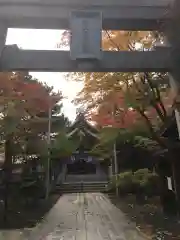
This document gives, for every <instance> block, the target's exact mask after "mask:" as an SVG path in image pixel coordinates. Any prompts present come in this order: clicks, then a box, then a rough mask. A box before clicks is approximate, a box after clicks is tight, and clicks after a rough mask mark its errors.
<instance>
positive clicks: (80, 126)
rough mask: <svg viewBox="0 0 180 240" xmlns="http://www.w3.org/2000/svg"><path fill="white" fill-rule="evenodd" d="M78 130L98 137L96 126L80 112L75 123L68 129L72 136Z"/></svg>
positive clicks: (69, 134)
mask: <svg viewBox="0 0 180 240" xmlns="http://www.w3.org/2000/svg"><path fill="white" fill-rule="evenodd" d="M77 132H82V134H84V135H90V136H92V137H95V138H98V136H97V134H98V130H97V128H96V127H95V126H93V125H92V124H90V123H89V122H88V121H87V120H86V118H85V116H84V115H83V114H79V115H78V116H77V118H76V120H75V121H74V123H73V124H72V125H71V126H70V127H69V129H68V136H72V135H74V134H75V133H77Z"/></svg>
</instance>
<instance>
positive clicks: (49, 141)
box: [46, 104, 52, 199]
mask: <svg viewBox="0 0 180 240" xmlns="http://www.w3.org/2000/svg"><path fill="white" fill-rule="evenodd" d="M51 116H52V106H51V104H49V108H48V133H47V143H48V157H47V168H46V199H47V198H48V197H49V191H50V160H51V159H50V158H51V156H50V146H51V120H52V117H51Z"/></svg>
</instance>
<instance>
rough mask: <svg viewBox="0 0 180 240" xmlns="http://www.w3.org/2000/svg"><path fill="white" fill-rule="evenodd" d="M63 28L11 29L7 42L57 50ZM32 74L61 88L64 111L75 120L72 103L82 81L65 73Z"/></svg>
mask: <svg viewBox="0 0 180 240" xmlns="http://www.w3.org/2000/svg"><path fill="white" fill-rule="evenodd" d="M61 33H62V30H34V29H9V30H8V35H7V39H6V44H17V45H18V47H20V48H22V49H35V50H57V43H59V41H60V38H61ZM30 74H31V75H32V76H34V77H36V78H37V79H39V80H40V81H42V82H46V83H47V84H48V85H49V86H53V87H54V89H55V90H56V91H58V90H61V91H62V92H63V95H64V96H65V99H64V100H63V104H64V109H63V112H64V113H65V115H66V116H68V117H69V119H70V120H71V121H73V120H74V119H75V117H76V107H75V106H74V105H73V104H72V103H71V101H72V100H73V99H74V97H75V96H76V94H77V93H78V92H79V91H80V90H81V88H82V83H77V82H72V81H67V80H66V79H65V77H64V75H65V73H53V72H52V73H51V72H48V73H47V72H37V73H31V72H30Z"/></svg>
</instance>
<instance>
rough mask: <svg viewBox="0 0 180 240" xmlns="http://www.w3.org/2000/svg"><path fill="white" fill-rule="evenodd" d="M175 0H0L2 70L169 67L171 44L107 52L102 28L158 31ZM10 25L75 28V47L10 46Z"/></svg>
mask: <svg viewBox="0 0 180 240" xmlns="http://www.w3.org/2000/svg"><path fill="white" fill-rule="evenodd" d="M171 1H172V0H0V71H17V70H18V71H20V70H22V71H26V70H28V71H51V72H52V71H57V72H60V71H62V72H72V71H73V72H75V71H83V72H85V71H90V72H91V71H98V72H115V71H117V72H121V71H122V72H139V71H142V72H143V71H153V72H165V71H169V70H170V69H171V62H170V59H169V58H168V55H169V49H168V48H163V49H156V50H154V51H149V52H148V51H147V52H126V51H121V52H103V51H101V30H102V29H103V30H158V28H159V25H160V24H159V23H160V22H163V21H166V20H167V19H168V15H167V12H168V8H169V3H170V2H171ZM8 28H36V29H38V28H39V29H43V28H44V29H71V31H72V41H71V50H70V52H68V51H67V52H65V51H42V50H41V51H39V50H38V51H37V50H36V51H35V50H20V49H18V48H15V47H12V46H6V47H4V44H5V38H6V34H7V29H8ZM82 62H86V64H79V63H82Z"/></svg>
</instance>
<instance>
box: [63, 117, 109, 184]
mask: <svg viewBox="0 0 180 240" xmlns="http://www.w3.org/2000/svg"><path fill="white" fill-rule="evenodd" d="M67 136H68V138H71V139H73V138H76V139H78V141H79V146H78V148H77V149H76V151H75V152H74V153H73V154H72V155H71V156H69V157H68V158H67V159H65V161H64V168H65V169H66V170H65V175H66V177H65V179H66V181H73V182H75V181H100V180H105V179H107V174H106V170H105V169H104V168H103V166H102V164H103V161H100V160H99V159H98V157H97V156H95V155H94V154H92V153H91V149H92V148H93V147H94V146H95V145H96V144H97V143H98V141H99V138H98V130H97V129H96V128H95V127H94V126H92V125H91V124H89V123H88V122H87V121H86V119H85V117H84V115H83V114H79V115H78V116H77V118H76V120H75V122H74V123H73V124H72V125H71V127H70V128H69V129H68V133H67Z"/></svg>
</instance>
